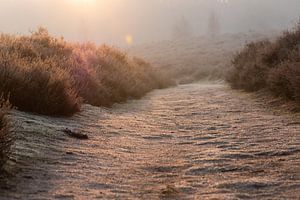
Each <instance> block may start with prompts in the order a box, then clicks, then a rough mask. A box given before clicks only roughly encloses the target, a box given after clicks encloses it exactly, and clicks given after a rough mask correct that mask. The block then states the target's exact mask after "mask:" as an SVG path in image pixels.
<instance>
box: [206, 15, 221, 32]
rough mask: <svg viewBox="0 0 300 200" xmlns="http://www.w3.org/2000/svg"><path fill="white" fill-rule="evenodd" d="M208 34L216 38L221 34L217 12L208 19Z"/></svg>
mask: <svg viewBox="0 0 300 200" xmlns="http://www.w3.org/2000/svg"><path fill="white" fill-rule="evenodd" d="M208 34H209V35H210V36H211V37H212V38H214V37H216V36H218V35H219V34H220V19H219V17H218V16H217V15H216V13H215V12H212V13H211V15H210V17H209V18H208Z"/></svg>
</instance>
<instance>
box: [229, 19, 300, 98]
mask: <svg viewBox="0 0 300 200" xmlns="http://www.w3.org/2000/svg"><path fill="white" fill-rule="evenodd" d="M227 80H228V81H229V83H230V84H231V86H232V87H233V88H237V89H244V90H246V91H258V90H260V89H269V90H270V91H272V92H273V93H274V94H276V95H278V96H281V97H284V98H287V99H290V100H295V101H297V102H298V103H299V104H300V23H299V24H298V26H297V27H296V28H295V29H293V30H291V31H286V32H284V33H283V35H282V36H280V37H279V38H277V39H276V40H275V41H273V42H272V41H269V40H264V41H259V42H253V43H250V44H248V45H247V46H246V47H245V49H244V50H242V51H241V52H240V53H238V54H237V55H236V56H235V58H234V60H233V68H232V70H230V72H229V74H228V78H227Z"/></svg>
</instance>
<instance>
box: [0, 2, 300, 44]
mask: <svg viewBox="0 0 300 200" xmlns="http://www.w3.org/2000/svg"><path fill="white" fill-rule="evenodd" d="M212 15H214V16H215V17H216V19H217V20H218V23H219V24H220V25H219V27H220V28H219V29H220V30H219V31H220V33H236V32H248V31H264V32H265V31H274V30H282V29H286V28H288V27H292V25H293V24H294V23H296V22H297V20H298V18H299V16H300V1H299V0H0V31H1V32H5V33H28V32H29V31H30V30H34V29H35V28H36V27H38V26H43V27H46V28H48V30H49V32H50V33H51V34H54V35H57V36H64V37H65V38H66V39H67V40H71V41H87V40H88V41H93V42H96V43H98V44H100V43H108V44H113V45H118V46H124V45H130V44H140V43H149V42H153V41H160V40H168V39H172V38H174V37H176V33H175V32H176V31H178V30H177V29H178V26H179V28H180V26H182V27H185V29H188V30H186V31H187V33H186V35H187V36H198V35H203V34H207V33H208V21H209V19H210V17H211V16H212ZM183 25H184V26H183ZM176 27H177V29H176Z"/></svg>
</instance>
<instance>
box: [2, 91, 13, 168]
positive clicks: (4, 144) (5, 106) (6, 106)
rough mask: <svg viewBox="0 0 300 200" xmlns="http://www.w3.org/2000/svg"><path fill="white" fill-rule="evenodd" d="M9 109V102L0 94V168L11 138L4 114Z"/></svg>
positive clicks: (7, 151)
mask: <svg viewBox="0 0 300 200" xmlns="http://www.w3.org/2000/svg"><path fill="white" fill-rule="evenodd" d="M9 109H10V104H9V102H8V101H7V100H4V98H2V96H0V170H1V168H2V166H3V164H4V163H5V161H6V160H7V156H8V153H9V149H10V144H11V138H10V134H9V129H8V125H7V118H6V114H7V112H8V110H9Z"/></svg>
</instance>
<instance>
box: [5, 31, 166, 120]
mask: <svg viewBox="0 0 300 200" xmlns="http://www.w3.org/2000/svg"><path fill="white" fill-rule="evenodd" d="M0 83H1V84H0V94H2V95H3V96H4V97H6V98H9V101H10V103H11V104H12V106H14V107H16V108H18V109H20V110H23V111H29V112H36V113H40V114H45V115H72V114H73V113H75V112H77V111H79V110H80V106H81V104H82V103H83V102H85V103H89V104H92V105H95V106H110V105H112V104H113V103H116V102H122V101H125V100H127V99H128V98H139V97H141V96H143V95H144V94H145V93H147V92H149V91H151V90H153V89H156V88H163V87H166V86H169V85H170V84H171V81H169V79H168V78H167V77H165V76H163V75H162V74H160V73H158V72H157V71H156V69H154V68H153V67H152V66H151V65H150V64H148V63H147V62H145V61H143V60H141V59H139V58H131V57H129V56H127V55H126V54H125V53H123V52H121V51H119V50H117V49H115V48H112V47H108V46H105V45H103V46H100V47H98V46H96V45H95V44H92V43H84V44H78V43H68V42H66V41H65V40H64V39H62V38H55V37H52V36H50V35H49V33H48V31H47V30H46V29H44V28H39V29H38V30H37V31H36V32H33V33H32V34H31V35H29V36H27V35H26V36H19V35H8V34H1V35H0Z"/></svg>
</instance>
